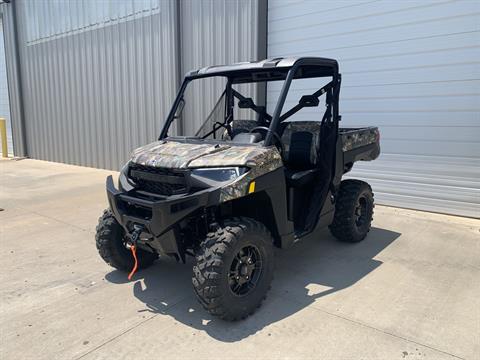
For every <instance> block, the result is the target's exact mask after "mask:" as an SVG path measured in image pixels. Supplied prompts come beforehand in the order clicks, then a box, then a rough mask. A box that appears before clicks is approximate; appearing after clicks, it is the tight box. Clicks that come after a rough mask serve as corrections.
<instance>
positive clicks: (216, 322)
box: [106, 228, 401, 342]
mask: <svg viewBox="0 0 480 360" xmlns="http://www.w3.org/2000/svg"><path fill="white" fill-rule="evenodd" d="M400 235H401V234H399V233H397V232H393V231H389V230H385V229H380V228H372V230H371V232H370V233H369V235H368V237H367V238H366V239H365V240H364V241H362V242H360V243H357V244H346V243H341V242H339V241H336V240H335V239H334V238H333V237H332V236H331V235H330V233H329V232H328V231H321V232H319V233H316V234H312V235H310V236H308V237H307V238H305V239H303V240H302V241H300V242H298V243H296V244H295V245H294V246H293V247H292V248H291V249H287V250H278V251H277V252H276V257H275V262H276V272H275V280H274V281H273V283H272V290H271V291H270V292H269V294H268V296H267V300H266V301H265V302H264V304H263V305H262V307H261V308H260V309H259V310H258V311H257V312H255V314H254V315H253V316H250V317H249V318H247V319H246V320H243V321H239V322H234V323H230V322H225V321H222V320H220V319H217V318H215V317H213V316H211V315H209V314H208V313H207V312H206V311H204V310H203V309H202V307H201V306H200V305H199V304H198V303H197V301H196V299H195V295H194V293H193V289H192V286H191V265H192V263H193V261H189V262H188V263H187V265H186V266H185V265H182V264H177V263H175V262H173V261H170V260H168V259H162V260H160V261H158V262H157V263H156V264H155V265H154V266H153V267H151V268H149V269H146V270H143V271H141V272H140V273H138V274H137V275H136V277H137V279H139V278H143V285H142V283H141V281H136V283H135V284H134V289H133V292H134V295H135V296H136V297H137V298H138V299H139V300H141V301H142V302H144V303H145V305H146V306H147V308H148V310H144V311H150V312H154V313H159V314H163V315H169V316H171V317H173V318H174V319H176V320H177V321H179V322H182V323H184V324H186V325H189V326H191V327H193V328H196V329H199V330H203V331H205V332H206V333H207V334H209V335H210V336H211V337H213V338H215V339H217V340H219V341H223V342H235V341H239V340H242V339H244V338H246V337H248V336H250V335H253V334H255V333H256V332H258V331H260V330H262V329H263V328H264V327H265V326H268V325H269V324H272V323H275V322H277V321H280V320H282V319H284V318H286V317H288V316H290V315H292V314H294V313H296V312H298V311H300V310H302V309H303V308H305V307H307V306H308V305H310V304H311V303H312V302H314V301H315V300H316V299H319V298H321V297H324V296H328V295H329V294H332V293H335V292H337V291H339V290H342V289H345V288H347V287H349V286H351V285H353V284H355V283H356V282H357V281H359V280H361V279H362V278H364V277H365V276H367V275H368V274H369V273H371V272H372V271H374V270H375V269H376V268H378V267H379V266H380V265H381V264H382V262H381V261H378V260H375V259H374V257H375V256H376V255H377V254H378V253H380V252H381V251H382V250H383V249H385V248H386V247H387V246H389V245H390V244H391V243H392V242H393V241H394V240H395V239H397V238H398V237H399V236H400ZM106 279H107V280H108V281H110V282H112V283H125V282H126V281H127V280H126V275H125V274H124V273H121V272H119V271H112V272H111V273H109V274H107V276H106ZM279 298H280V299H281V300H282V301H279Z"/></svg>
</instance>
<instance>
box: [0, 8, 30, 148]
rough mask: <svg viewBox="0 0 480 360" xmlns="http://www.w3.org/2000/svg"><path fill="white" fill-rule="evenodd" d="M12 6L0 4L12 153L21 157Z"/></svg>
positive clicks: (20, 110)
mask: <svg viewBox="0 0 480 360" xmlns="http://www.w3.org/2000/svg"><path fill="white" fill-rule="evenodd" d="M13 6H14V4H5V3H3V4H0V16H1V17H2V24H3V35H4V45H5V61H6V66H7V79H8V93H9V103H10V124H11V127H12V139H13V152H14V154H15V155H16V156H23V155H24V154H25V152H26V142H25V130H24V127H23V107H22V98H21V96H20V94H21V81H20V76H19V74H20V72H19V66H18V64H19V63H18V52H17V48H16V46H15V41H16V40H15V36H16V34H15V30H14V29H15V26H14V22H15V18H14V9H13Z"/></svg>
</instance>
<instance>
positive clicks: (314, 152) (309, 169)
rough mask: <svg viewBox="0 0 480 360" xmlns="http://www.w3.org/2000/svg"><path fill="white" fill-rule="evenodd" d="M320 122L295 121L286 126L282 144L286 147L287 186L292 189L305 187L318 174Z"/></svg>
mask: <svg viewBox="0 0 480 360" xmlns="http://www.w3.org/2000/svg"><path fill="white" fill-rule="evenodd" d="M320 126H321V124H320V122H318V121H295V122H290V123H288V124H287V125H286V127H285V129H284V131H283V134H282V142H283V143H284V147H285V154H284V158H285V161H286V165H287V166H286V168H287V170H286V171H285V175H286V180H287V184H288V185H289V186H291V187H294V188H298V187H303V186H305V185H307V184H308V183H310V182H311V181H312V180H313V179H314V178H315V176H316V175H317V174H318V172H319V169H318V168H317V167H316V166H317V161H318V149H319V141H320Z"/></svg>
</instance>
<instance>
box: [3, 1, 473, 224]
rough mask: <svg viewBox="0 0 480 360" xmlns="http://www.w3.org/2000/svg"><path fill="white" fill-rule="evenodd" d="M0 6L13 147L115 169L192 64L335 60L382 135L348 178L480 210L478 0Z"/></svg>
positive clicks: (351, 118) (352, 121) (154, 131)
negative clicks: (372, 156)
mask: <svg viewBox="0 0 480 360" xmlns="http://www.w3.org/2000/svg"><path fill="white" fill-rule="evenodd" d="M0 16H1V18H2V22H3V30H4V35H5V49H6V60H7V62H6V63H7V69H6V72H7V75H8V87H9V96H10V113H11V119H12V128H13V143H14V149H15V153H16V154H17V155H28V156H29V157H32V158H37V159H45V160H51V161H59V162H66V163H71V164H78V165H85V166H94V167H101V168H111V169H118V168H119V166H120V165H121V164H122V163H123V162H124V161H125V159H126V158H127V156H128V153H129V152H130V150H131V149H133V148H134V147H136V146H138V145H140V144H144V143H146V142H149V141H152V140H154V139H155V138H156V137H157V135H158V133H159V129H160V126H161V124H162V122H163V118H164V116H165V114H166V112H167V111H168V108H169V106H170V103H171V102H172V98H173V96H174V94H175V91H176V89H177V87H178V85H179V82H180V79H181V77H182V76H183V74H184V73H185V72H186V71H188V70H190V69H192V68H198V67H202V66H206V65H211V64H220V63H231V62H237V61H248V60H258V59H261V58H265V57H266V56H267V55H268V57H277V56H292V55H301V56H304V55H314V56H323V57H333V58H336V59H338V61H339V63H340V69H341V72H342V74H343V84H342V92H341V113H342V115H343V120H342V122H343V126H360V125H378V126H379V127H380V130H381V136H382V138H381V143H382V151H383V153H382V155H381V157H380V159H378V160H377V161H375V162H372V163H364V164H359V165H358V166H357V165H356V166H355V169H354V171H353V172H352V176H356V177H361V178H364V179H367V180H368V181H369V182H371V183H372V185H373V188H374V191H375V192H376V195H377V196H376V198H377V202H379V203H383V204H391V205H396V206H402V207H409V208H415V209H423V210H432V211H438V212H444V213H451V214H459V215H466V216H473V217H480V140H479V139H480V105H479V104H480V2H478V1H469V0H464V1H443V0H436V1H431V0H413V1H367V0H358V1H357V0H351V1H342V2H336V1H326V0H315V1H289V0H268V1H267V0H229V1H223V0H199V1H193V0H128V1H127V0H125V1H124V0H108V1H102V2H98V1H94V0H79V1H68V0H59V1H38V2H34V1H26V0H15V1H12V2H11V3H9V4H6V3H3V4H1V5H0ZM309 89H310V87H309V86H307V87H306V88H304V89H301V91H309ZM312 89H313V85H312ZM207 90H208V89H207ZM276 92H278V88H276V87H275V86H271V87H269V88H268V89H267V106H268V104H269V103H270V104H271V102H272V101H271V99H272V98H273V97H275V95H276ZM202 93H203V94H204V95H203V98H202V101H199V102H198V103H196V104H194V105H193V106H194V108H193V109H190V111H194V112H196V113H200V114H201V113H203V112H204V111H205V110H204V107H203V105H202V104H203V103H206V104H210V102H211V101H213V99H211V98H209V97H208V94H209V91H206V90H205V89H202ZM258 93H259V94H263V93H264V89H258ZM268 99H270V102H269V101H268ZM294 100H295V99H292V100H291V101H294ZM287 105H288V104H287ZM306 114H307V116H308V113H306Z"/></svg>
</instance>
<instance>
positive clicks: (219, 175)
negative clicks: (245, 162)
mask: <svg viewBox="0 0 480 360" xmlns="http://www.w3.org/2000/svg"><path fill="white" fill-rule="evenodd" d="M247 171H248V168H245V167H221V168H203V169H194V170H192V175H194V176H199V177H202V178H205V179H208V180H213V181H218V182H223V181H232V180H235V179H236V178H237V177H239V176H241V175H243V174H245V173H246V172H247Z"/></svg>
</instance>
